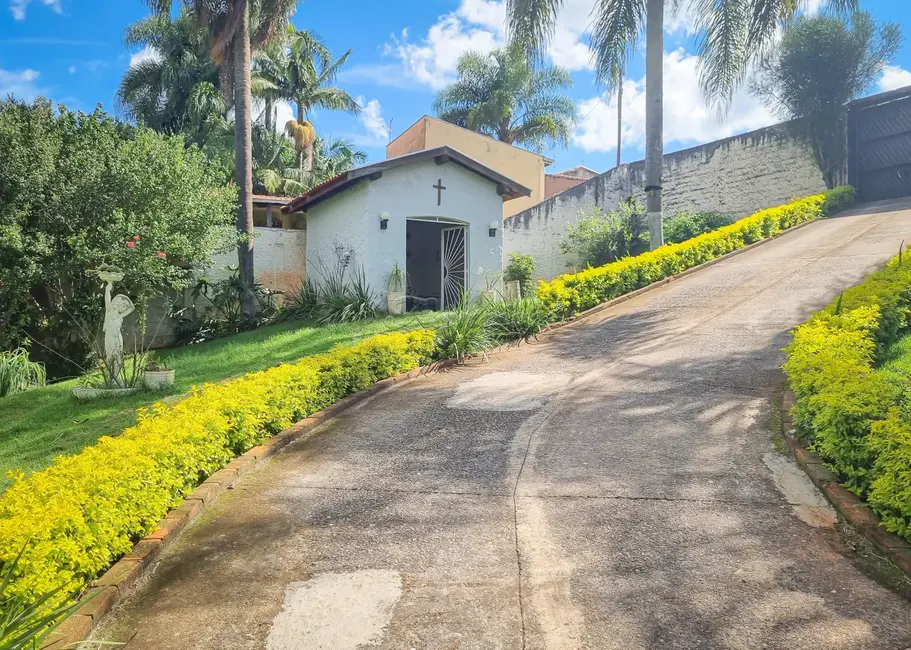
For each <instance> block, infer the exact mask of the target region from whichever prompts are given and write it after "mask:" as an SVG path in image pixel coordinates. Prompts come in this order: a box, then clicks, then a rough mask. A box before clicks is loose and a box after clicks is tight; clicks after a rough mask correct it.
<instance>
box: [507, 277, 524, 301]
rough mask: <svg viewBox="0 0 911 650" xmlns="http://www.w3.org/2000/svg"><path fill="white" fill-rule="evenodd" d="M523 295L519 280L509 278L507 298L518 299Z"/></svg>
mask: <svg viewBox="0 0 911 650" xmlns="http://www.w3.org/2000/svg"><path fill="white" fill-rule="evenodd" d="M521 297H522V285H521V283H520V282H519V281H518V280H509V281H507V282H506V299H507V300H518V299H519V298H521Z"/></svg>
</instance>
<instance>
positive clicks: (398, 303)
mask: <svg viewBox="0 0 911 650" xmlns="http://www.w3.org/2000/svg"><path fill="white" fill-rule="evenodd" d="M405 284H406V277H405V272H404V271H403V270H402V267H401V266H399V263H398V261H395V262H393V263H392V270H390V271H389V273H388V274H387V275H386V308H387V309H388V310H389V313H390V314H404V313H405Z"/></svg>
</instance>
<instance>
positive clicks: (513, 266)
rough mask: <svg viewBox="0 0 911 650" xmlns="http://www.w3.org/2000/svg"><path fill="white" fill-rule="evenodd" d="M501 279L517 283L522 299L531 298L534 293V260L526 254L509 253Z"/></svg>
mask: <svg viewBox="0 0 911 650" xmlns="http://www.w3.org/2000/svg"><path fill="white" fill-rule="evenodd" d="M503 279H504V280H506V281H507V282H518V283H519V286H520V287H521V289H522V297H523V298H531V297H532V296H533V295H534V292H535V283H534V279H535V258H534V257H532V256H531V255H528V254H526V253H510V254H509V263H508V264H507V265H506V270H505V271H504V272H503Z"/></svg>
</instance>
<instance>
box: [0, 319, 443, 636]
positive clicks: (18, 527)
mask: <svg viewBox="0 0 911 650" xmlns="http://www.w3.org/2000/svg"><path fill="white" fill-rule="evenodd" d="M433 346H434V337H433V332H432V331H430V330H419V331H415V332H409V333H396V334H383V335H377V336H372V337H370V338H368V339H365V340H364V341H362V342H360V343H358V344H355V345H350V346H344V347H338V348H335V349H334V350H332V351H330V352H328V353H326V354H321V355H315V356H312V357H306V358H304V359H301V360H300V361H298V362H296V363H293V364H283V365H280V366H277V367H275V368H271V369H269V370H265V371H262V372H256V373H250V374H248V375H246V376H244V377H240V378H237V379H233V380H230V381H227V382H225V383H223V384H217V385H216V384H206V385H204V386H202V387H199V388H195V389H194V390H193V392H192V394H191V395H190V396H189V397H187V398H185V399H183V400H181V401H179V402H177V403H176V404H173V405H166V404H163V403H159V404H156V405H154V406H152V407H151V408H149V409H144V410H142V411H140V414H139V417H138V420H137V424H136V426H134V427H130V428H128V429H126V430H125V431H124V432H123V433H122V434H121V435H119V436H117V437H114V438H111V437H103V438H101V439H100V440H99V441H98V443H97V444H95V445H94V446H91V447H88V448H86V449H84V450H83V451H82V452H81V453H79V454H77V455H75V456H70V457H61V458H58V459H57V460H56V461H55V462H54V464H53V465H52V466H51V467H49V468H48V469H46V470H43V471H41V472H36V473H35V474H32V475H31V476H28V477H27V478H23V477H21V476H20V477H17V480H16V482H15V483H14V484H13V486H12V487H10V488H9V489H8V490H7V491H6V492H5V493H3V494H2V495H0V561H8V560H10V559H11V558H13V557H15V556H16V554H17V553H18V552H19V550H20V549H22V548H23V546H24V545H25V544H26V542H27V541H30V543H29V545H28V547H27V548H26V550H25V552H24V553H23V554H22V558H21V560H20V562H19V565H18V567H17V569H16V571H15V572H14V576H13V579H12V582H11V584H10V586H9V593H10V594H11V595H12V596H15V597H20V596H21V597H23V598H25V599H26V602H35V601H36V600H37V599H38V598H40V595H41V594H44V593H47V592H48V591H51V590H53V589H56V588H61V589H62V591H61V592H60V597H61V599H62V598H63V596H70V595H72V594H74V593H76V592H78V591H79V590H80V589H81V588H82V587H83V586H84V585H85V584H86V582H87V581H88V580H90V579H92V578H94V577H95V576H97V575H98V574H99V573H100V572H101V571H103V570H104V569H105V568H106V567H108V566H109V565H110V564H111V563H112V562H113V561H115V560H116V559H117V558H118V557H119V556H121V555H123V554H124V553H126V552H127V551H129V549H130V548H131V546H132V544H133V542H134V541H135V540H136V539H139V538H141V537H142V536H143V535H145V534H146V533H148V532H149V531H150V530H151V529H152V528H153V527H154V526H155V525H156V523H157V522H158V521H159V520H160V519H161V517H162V516H164V515H165V513H167V511H168V509H169V508H171V507H173V506H175V505H177V504H178V503H179V502H180V500H181V499H182V498H183V497H184V496H185V495H186V494H188V493H189V492H190V491H192V490H193V489H194V488H195V487H196V485H198V483H199V482H200V480H201V479H203V478H205V477H206V476H208V475H210V474H212V473H213V472H215V471H216V470H218V469H219V468H221V467H222V466H224V465H225V464H226V463H227V462H228V461H229V460H230V459H231V458H232V457H234V456H235V455H237V454H239V453H241V452H243V451H245V450H247V449H249V448H251V447H253V446H254V445H256V444H258V443H259V442H261V441H262V440H264V439H265V438H266V437H268V436H269V435H271V434H275V433H278V432H280V431H282V430H284V429H286V428H288V427H289V426H290V425H291V424H292V423H294V422H296V421H298V420H300V419H302V418H304V417H306V416H307V415H309V414H311V413H313V412H314V411H317V410H319V409H322V408H325V407H326V406H328V405H330V404H332V403H334V402H336V401H338V400H339V399H340V398H342V397H344V396H345V395H348V394H350V393H354V392H356V391H358V390H361V389H363V388H366V387H368V386H370V385H371V384H372V383H374V382H376V381H378V380H380V379H383V378H386V377H390V376H392V375H395V374H397V373H401V372H405V371H408V370H411V369H414V368H417V367H419V366H421V365H423V364H425V363H427V362H428V361H429V360H430V359H431V357H432V353H433ZM4 614H5V612H3V611H0V619H2V617H3V616H4Z"/></svg>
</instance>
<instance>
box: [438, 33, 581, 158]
mask: <svg viewBox="0 0 911 650" xmlns="http://www.w3.org/2000/svg"><path fill="white" fill-rule="evenodd" d="M458 75H459V76H458V79H457V80H456V81H455V83H453V84H451V85H450V86H448V87H447V88H444V89H443V90H442V91H440V93H439V95H437V98H436V102H435V103H434V111H435V112H436V113H437V115H439V116H440V119H443V120H446V121H447V122H452V123H453V124H458V125H459V126H462V127H465V128H466V129H471V130H472V131H478V132H479V133H483V134H485V135H489V136H490V137H492V138H496V139H498V140H502V141H503V142H506V143H509V144H517V143H518V144H525V145H530V146H531V147H533V148H535V149H541V148H543V146H544V145H545V144H548V143H554V144H559V145H563V146H565V145H566V144H567V143H568V142H569V134H570V131H571V130H572V127H573V124H575V119H576V105H575V104H574V103H573V101H572V100H571V99H570V98H569V97H567V96H566V95H564V94H563V91H565V90H566V89H568V88H571V87H572V78H571V77H570V75H569V72H568V71H567V70H564V69H563V68H559V67H545V68H541V69H535V68H534V67H532V66H531V65H530V64H529V62H528V59H527V58H526V56H525V52H524V51H523V49H522V48H521V47H520V46H518V45H511V46H509V47H508V48H505V49H500V50H494V51H493V52H491V53H490V54H479V53H477V52H468V53H466V54H463V55H462V56H461V57H460V58H459V67H458Z"/></svg>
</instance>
